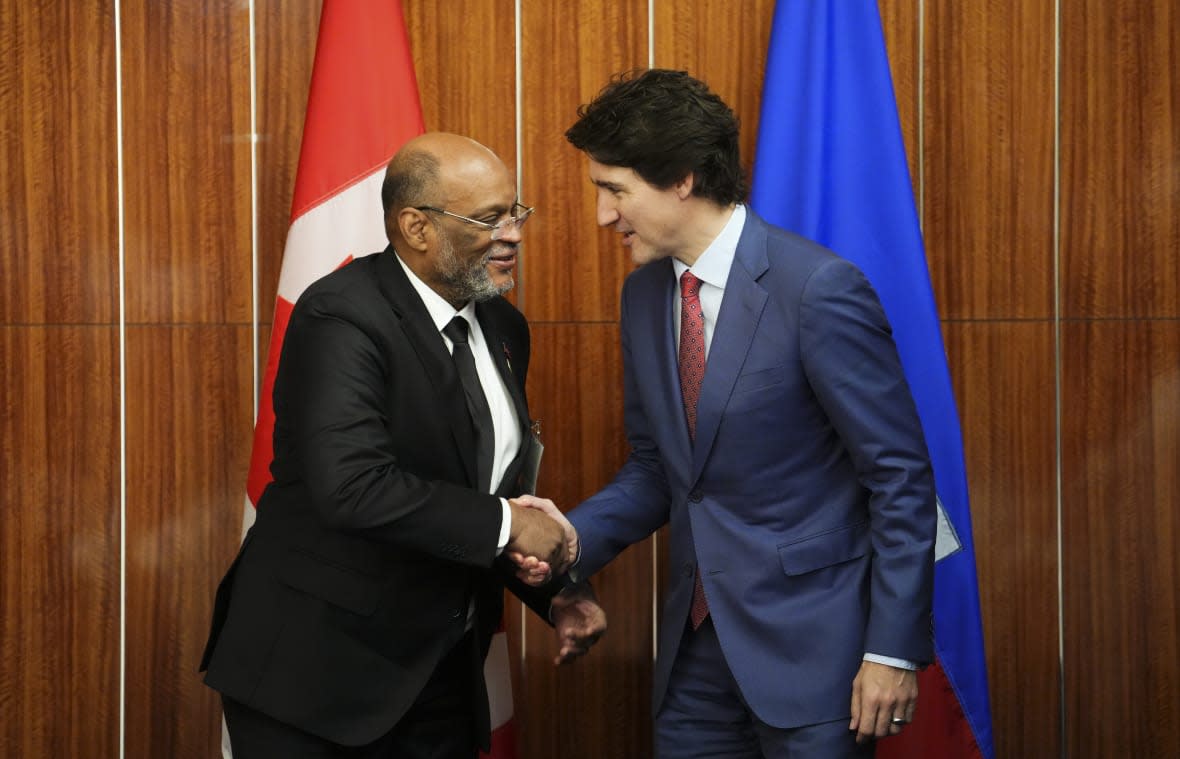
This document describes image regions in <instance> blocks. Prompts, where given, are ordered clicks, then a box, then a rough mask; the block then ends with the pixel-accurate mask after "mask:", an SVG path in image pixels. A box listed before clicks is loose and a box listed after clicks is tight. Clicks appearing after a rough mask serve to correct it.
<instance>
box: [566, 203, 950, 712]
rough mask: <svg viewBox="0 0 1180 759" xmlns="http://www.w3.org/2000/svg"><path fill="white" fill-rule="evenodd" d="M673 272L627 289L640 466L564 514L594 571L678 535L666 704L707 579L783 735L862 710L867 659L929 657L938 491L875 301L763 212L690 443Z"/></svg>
mask: <svg viewBox="0 0 1180 759" xmlns="http://www.w3.org/2000/svg"><path fill="white" fill-rule="evenodd" d="M677 298H678V289H677V284H676V278H675V275H674V274H673V269H672V263H671V260H669V259H664V260H660V261H656V262H653V263H650V264H648V265H646V266H643V267H642V268H640V269H638V270H636V271H635V272H633V273H632V274H631V275H630V276H629V277H628V278H627V281H626V283H625V284H624V287H623V295H622V343H623V362H624V378H625V386H624V389H625V398H624V400H625V411H624V413H625V422H626V428H627V435H628V440H629V442H630V445H631V454H630V457H629V459H628V460H627V462H626V463H625V464H624V466H623V468H622V469H621V470H620V472H619V473H618V475H617V476H616V477H615V479H614V480H613V481H612V482H611V483H610V484H609V485H608V486H607V487H606V488H605V489H603V490H602V491H601V492H599V493H598V494H596V495H594V496H592V497H591V498H590V499H588V500H587V501H585V502H584V503H582V504H581V505H580V506H579V507H578V508H576V509H574V510H573V511H572V512H570V514H569V516H570V519H571V520H572V522H573V523H574V525H575V527H576V528H577V530H578V533H579V535H580V537H581V545H582V553H581V558H580V562H579V566H580V569H581V570H582V573H583V574H585V575H589V574H593V572H595V571H596V570H598V569H599V568H601V567H602V566H603V565H605V564H606V563H607V562H608V561H610V560H611V559H612V558H614V556H615V555H617V554H618V553H619V552H620V551H622V550H623V549H624V548H626V547H627V546H628V545H630V544H632V543H634V542H636V541H639V540H642V539H643V538H644V537H646V536H647V535H649V534H650V533H651V532H653V531H654V530H656V529H658V528H659V527H661V526H662V525H664V524H665V523H669V524H670V531H669V545H668V548H667V554H666V557H667V562H668V566H667V569H668V571H667V577H668V584H667V588H666V589H665V590H666V592H665V596H664V606H663V611H662V614H661V618H660V620H659V654H658V659H657V662H656V668H655V674H654V678H653V681H654V682H653V686H654V693H653V707H654V709H655V711H656V712H658V711H659V707H660V704H661V702H662V699H663V696H664V691H665V688H666V686H667V682H668V674H669V671H670V669H671V665H672V661H673V660H674V659H675V656H676V651H677V647H678V645H679V643H680V638H681V634H682V633H683V631H684V629H685V619H686V617H687V615H688V608H689V604H690V600H691V597H692V588H693V583H694V576H695V573H696V572H697V571H699V572H700V573H701V576H702V580H703V583H704V587H705V591H706V596H707V597H708V600H709V607H710V613H711V615H712V618H713V623H714V625H715V627H716V630H717V635H718V638H719V640H720V642H721V646H722V649H723V650H724V652H725V657H726V661H727V663H728V664H729V667H730V669H731V670H732V672H733V675H734V677H735V678H736V680H737V682H738V684H739V686H740V688H741V691H742V694H743V696H744V697H745V699H746V700H747V702H748V703H749V705H750V707H751V708H752V709H753V711H754V712H755V714H757V715H758V717H759V718H760V719H762V720H763V721H764V722H766V723H768V724H770V725H774V726H777V727H797V726H801V725H809V724H815V723H819V722H826V721H830V720H836V719H845V718H848V716H849V703H850V701H851V687H852V680H853V678H854V677H855V675H856V672H857V669H858V667H859V666H860V662H861V660H862V656H863V654H864V653H865V652H866V651H868V652H872V653H876V654H881V655H885V656H892V657H897V658H901V659H907V660H910V661H913V662H918V663H924V662H929V661H930V660H931V658H932V637H931V626H930V625H931V622H930V612H931V591H932V585H933V550H934V535H935V519H936V516H935V514H936V512H935V492H934V482H933V475H932V470H931V467H930V463H929V458H928V454H927V451H926V446H925V442H924V439H923V435H922V430H921V426H920V423H919V420H918V416H917V413H916V411H915V408H914V404H913V400H912V398H911V396H910V391H909V387H908V386H907V384H906V382H905V378H904V375H903V373H902V368H901V364H900V361H899V359H898V355H897V350H896V348H895V346H894V343H893V338H892V334H891V331H890V327H889V324H888V321H887V320H886V318H885V314H884V312H883V310H882V308H881V306H880V303H879V301H878V299H877V296H876V294H875V293H874V292H873V290H872V288H871V286H870V285H869V283H868V281H867V280H866V279H865V277H864V276H863V275H862V274H861V272H860V271H859V270H858V269H857V268H856V267H855V266H853V265H852V264H851V263H849V262H847V261H845V260H844V259H841V258H839V257H837V256H835V255H833V254H832V253H831V252H829V251H827V250H826V249H824V248H822V247H820V246H818V245H816V244H814V243H811V242H809V241H807V240H804V239H803V238H800V237H798V236H795V235H792V234H789V233H787V232H785V231H783V230H781V229H778V228H776V227H773V226H771V225H769V224H767V223H766V222H764V221H763V220H762V219H760V218H758V216H757V215H755V214H754V213H753V212H752V211H751V212H750V213H749V216H748V217H747V221H746V224H745V228H744V230H743V232H742V235H741V239H740V241H739V243H738V246H737V252H736V257H735V259H734V263H733V266H732V268H731V270H730V274H729V279H728V282H727V284H726V288H725V294H724V298H723V301H722V305H721V310H720V314H719V315H718V319H717V325H716V329H715V331H714V333H713V338H712V342H711V344H710V350H709V356H708V363H707V366H706V370H705V377H704V381H703V384H702V388H701V396H700V401H699V404H698V408H697V428H696V435H697V437H696V441H695V444H694V443H692V442H691V441H690V439H689V436H688V429H687V426H686V422H685V417H684V411H683V407H682V405H681V394H680V384H679V379H678V374H677V363H676V347H675V337H674V335H675V333H674V331H673V327H674V325H673V314H674V313H675V311H674V308H675V306H674V304H675V303H676V301H677Z"/></svg>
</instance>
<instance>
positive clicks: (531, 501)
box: [504, 495, 578, 586]
mask: <svg viewBox="0 0 1180 759" xmlns="http://www.w3.org/2000/svg"><path fill="white" fill-rule="evenodd" d="M508 506H509V507H510V508H511V509H512V527H511V529H510V530H509V535H508V545H507V546H505V548H504V552H505V554H506V555H507V556H508V558H509V559H511V560H512V562H513V563H514V564H516V567H517V573H516V576H517V578H518V579H520V581H521V582H524V583H526V584H528V585H532V586H537V585H543V584H545V583H546V582H548V581H549V580H550V579H552V578H553V576H554V575H560V574H562V573H563V572H565V571H566V570H567V569H568V568H569V567H570V565H572V564H573V563H574V561H576V560H577V558H578V533H577V532H576V531H575V530H574V527H573V525H571V524H570V522H569V520H568V519H566V518H565V515H564V514H562V513H561V511H560V510H558V508H557V506H555V505H554V504H553V501H550V500H549V499H548V498H537V497H536V496H531V495H522V496H518V497H516V498H511V499H509V501H508Z"/></svg>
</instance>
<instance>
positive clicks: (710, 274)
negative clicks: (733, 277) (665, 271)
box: [672, 203, 746, 290]
mask: <svg viewBox="0 0 1180 759" xmlns="http://www.w3.org/2000/svg"><path fill="white" fill-rule="evenodd" d="M745 226H746V206H745V205H744V204H742V203H738V204H737V206H736V207H735V208H734V209H733V213H732V214H731V215H730V217H729V221H727V222H726V223H725V226H724V227H723V228H722V229H721V233H720V234H718V235H717V236H716V237H715V238H713V242H711V243H709V247H707V248H705V250H704V252H703V253H701V255H700V257H699V258H697V260H696V263H694V264H693V265H692V266H691V267H689V266H688V265H687V264H685V263H684V262H683V261H681V260H680V259H678V258H674V259H672V268H673V270H674V271H675V272H676V279H678V280H679V279H680V275H682V274H684V272H685V270H686V269H689V268H691V269H692V273H693V276H695V277H696V278H697V279H700V280H701V281H702V282H705V283H706V284H710V285H713V286H714V287H719V288H721V289H722V290H724V289H725V283H726V281H728V280H729V267H730V266H732V265H733V259H734V256H735V255H737V245H738V240H740V239H741V237H742V229H744V228H745Z"/></svg>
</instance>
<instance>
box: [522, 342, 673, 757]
mask: <svg viewBox="0 0 1180 759" xmlns="http://www.w3.org/2000/svg"><path fill="white" fill-rule="evenodd" d="M622 376H623V368H622V356H621V348H620V346H619V329H618V327H617V326H616V325H615V324H539V325H534V326H533V359H532V364H531V366H530V369H529V402H530V405H531V408H532V412H533V415H534V418H536V419H539V420H540V421H541V427H542V438H543V440H544V442H545V457H544V460H543V464H542V470H541V471H542V474H541V477H540V478H539V482H538V486H537V491H538V493H539V494H541V495H543V496H546V497H548V498H552V499H553V501H554V502H555V503H557V504H558V506H559V507H561V508H563V509H566V510H568V509H569V508H571V507H573V506H576V505H577V504H578V503H579V502H580V501H582V500H583V499H585V498H586V497H587V496H590V495H592V494H593V493H595V492H597V491H598V489H599V488H601V487H602V486H603V485H604V484H606V482H607V481H608V480H609V479H610V478H611V477H613V476H614V474H615V472H616V471H618V468H619V467H620V466H622V464H623V461H624V459H625V457H626V446H625V444H624V442H623V439H624V433H623V420H622V413H621V409H622V404H623V398H622ZM651 556H652V554H651V546H650V544H649V542H647V541H645V542H644V543H640V544H637V545H635V546H632V547H631V548H630V549H628V550H627V551H625V552H624V553H623V554H622V555H621V556H619V557H618V558H617V559H615V561H614V562H612V563H611V564H610V566H609V567H608V568H606V569H605V570H603V571H602V572H599V573H598V574H597V575H595V576H594V580H593V582H594V585H595V589H596V592H597V593H598V597H599V601H600V602H601V603H602V606H603V608H604V609H606V612H607V616H608V622H609V625H610V628H609V631H608V633H607V635H606V637H605V638H603V639H602V641H601V642H600V643H599V644H598V645H597V646H596V647H595V648H594V650H593V651H592V652H591V653H590V655H589V656H588V657H586V658H584V659H582V660H580V661H578V662H575V663H574V664H572V665H567V666H564V667H562V668H561V669H555V668H554V666H553V664H552V661H553V657H554V656H555V655H556V653H557V649H556V646H555V645H554V637H553V631H552V630H551V629H550V628H549V626H548V625H546V624H545V623H543V622H542V621H540V620H539V619H538V618H537V617H536V616H535V615H532V614H528V615H527V622H526V624H525V632H524V639H525V644H526V645H525V648H526V653H525V660H524V670H523V673H522V674H523V678H522V681H521V682H520V683H519V684H518V685H517V693H518V705H519V708H518V714H519V715H520V716H519V717H518V719H519V721H520V728H521V756H522V757H527V756H556V755H561V754H566V755H569V749H570V747H571V746H577V747H578V748H577V753H576V755H578V756H587V757H590V756H594V757H629V756H640V755H642V754H643V753H644V752H645V750H646V747H647V746H650V745H651V733H650V729H651V728H650V718H649V714H650V707H649V704H650V698H651V695H650V694H651V656H652V642H651V641H652V622H653V620H652V603H651V599H652V559H651Z"/></svg>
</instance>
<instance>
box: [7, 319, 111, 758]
mask: <svg viewBox="0 0 1180 759" xmlns="http://www.w3.org/2000/svg"><path fill="white" fill-rule="evenodd" d="M118 338H119V336H118V331H117V330H116V329H114V328H112V327H82V326H49V327H11V326H0V379H2V380H3V393H4V396H3V402H2V403H0V503H2V504H3V505H4V518H3V519H2V520H0V562H2V564H3V568H4V571H3V574H2V575H0V703H3V709H4V718H3V719H2V720H0V724H2V725H3V726H2V727H0V746H2V747H3V752H2V753H3V754H4V756H12V757H17V756H19V757H30V759H33V758H36V757H66V756H71V757H72V756H87V757H96V759H98V758H101V757H114V756H118V738H119V679H118V678H119V619H118V609H119V462H118V454H117V452H118V450H119V423H118V419H119V388H118V368H119V343H118Z"/></svg>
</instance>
